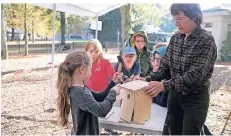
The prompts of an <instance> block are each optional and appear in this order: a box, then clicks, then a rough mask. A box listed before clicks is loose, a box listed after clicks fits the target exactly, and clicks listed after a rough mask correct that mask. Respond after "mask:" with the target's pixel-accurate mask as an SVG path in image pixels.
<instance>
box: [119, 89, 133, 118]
mask: <svg viewBox="0 0 231 136" xmlns="http://www.w3.org/2000/svg"><path fill="white" fill-rule="evenodd" d="M121 90H122V88H121ZM128 96H129V97H128ZM134 100H135V95H134V92H132V91H128V90H123V96H122V104H121V109H120V118H121V119H122V120H125V121H127V122H131V119H132V113H133V110H134Z"/></svg>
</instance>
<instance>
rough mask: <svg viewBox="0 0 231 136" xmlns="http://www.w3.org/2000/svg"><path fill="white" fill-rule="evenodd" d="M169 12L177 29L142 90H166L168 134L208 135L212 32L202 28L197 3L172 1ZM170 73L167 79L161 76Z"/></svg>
mask: <svg viewBox="0 0 231 136" xmlns="http://www.w3.org/2000/svg"><path fill="white" fill-rule="evenodd" d="M170 10H171V14H172V16H173V20H174V23H175V25H176V27H177V28H178V30H179V32H178V33H176V34H174V35H173V36H172V38H171V40H170V43H169V45H168V48H167V52H166V53H165V55H164V56H163V58H162V59H161V62H160V68H159V71H158V72H155V73H152V74H150V75H149V76H148V77H146V80H147V81H151V82H150V84H149V86H147V87H146V88H145V91H146V92H147V93H148V94H149V95H150V96H152V97H154V96H156V95H157V94H158V93H160V92H162V91H163V90H169V96H168V103H167V107H168V116H167V117H168V121H169V133H170V134H171V135H199V134H202V133H203V132H205V133H206V134H211V133H210V132H209V130H208V128H207V127H206V126H205V125H204V122H205V120H206V117H207V112H208V107H209V88H210V81H209V80H210V78H211V77H212V73H213V69H214V63H215V60H216V58H217V47H216V44H215V41H214V38H213V36H212V35H210V34H209V33H208V32H207V31H206V30H204V29H202V28H201V26H200V24H201V22H202V12H201V9H200V6H199V4H172V6H171V8H170ZM169 72H170V74H171V79H170V80H165V81H164V82H158V81H160V80H162V79H164V78H165V77H166V76H167V74H168V73H169Z"/></svg>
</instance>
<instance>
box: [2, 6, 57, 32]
mask: <svg viewBox="0 0 231 136" xmlns="http://www.w3.org/2000/svg"><path fill="white" fill-rule="evenodd" d="M26 6H27V7H26V11H25V4H17V3H11V4H6V5H5V7H6V10H5V14H6V21H7V26H9V27H12V28H17V29H24V14H25V13H26V19H27V22H28V23H27V24H28V30H29V31H32V29H33V25H32V22H34V24H35V25H34V32H35V33H38V34H39V35H42V36H46V35H48V36H52V21H53V11H52V10H50V9H43V8H40V7H37V6H33V5H31V4H26ZM59 26H60V23H59V22H58V21H56V31H57V30H58V29H59Z"/></svg>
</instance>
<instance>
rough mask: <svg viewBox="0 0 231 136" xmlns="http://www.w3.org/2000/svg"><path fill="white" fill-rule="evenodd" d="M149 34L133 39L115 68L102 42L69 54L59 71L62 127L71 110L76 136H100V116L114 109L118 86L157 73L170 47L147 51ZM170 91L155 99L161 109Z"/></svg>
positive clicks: (138, 35)
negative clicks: (106, 54) (105, 52)
mask: <svg viewBox="0 0 231 136" xmlns="http://www.w3.org/2000/svg"><path fill="white" fill-rule="evenodd" d="M146 45H147V35H146V33H145V32H143V31H138V32H137V33H135V34H133V35H132V36H131V38H130V39H129V44H128V46H125V47H124V48H123V49H122V51H121V52H120V56H119V58H121V59H120V61H119V62H118V63H116V64H115V66H114V69H113V67H112V65H111V64H110V62H109V61H108V60H107V59H105V58H104V56H103V49H102V45H101V43H100V42H99V41H98V40H96V39H92V40H89V41H88V42H87V43H86V46H85V52H84V51H73V52H71V53H69V54H68V55H67V57H66V58H65V61H64V62H63V63H61V64H60V66H59V70H58V80H57V90H58V110H59V111H58V113H59V119H60V121H59V122H60V123H61V125H62V126H66V125H67V124H68V115H69V113H70V111H71V113H72V120H73V128H72V132H71V134H72V135H98V134H99V126H98V117H105V116H106V115H107V114H108V112H109V111H110V110H111V108H112V106H113V103H114V102H115V100H116V94H119V90H118V89H117V87H118V86H116V85H117V84H118V83H124V82H128V81H131V80H133V79H134V78H136V77H146V76H148V75H149V74H151V73H152V72H157V71H158V68H159V63H160V60H161V57H163V55H164V53H165V51H166V48H167V47H166V46H163V47H160V48H158V49H157V50H155V51H153V52H151V51H149V50H148V49H147V47H146ZM167 95H168V91H164V92H162V93H160V94H158V95H157V96H156V97H154V98H153V102H155V103H157V104H159V105H160V106H163V107H166V106H167Z"/></svg>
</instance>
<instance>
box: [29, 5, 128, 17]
mask: <svg viewBox="0 0 231 136" xmlns="http://www.w3.org/2000/svg"><path fill="white" fill-rule="evenodd" d="M32 5H35V6H39V7H42V8H48V9H52V10H53V8H54V4H53V3H50V4H49V3H44V4H42V3H32ZM123 5H125V4H115V3H114V4H83V3H79V4H73V3H56V10H57V11H62V12H65V13H68V14H75V15H79V16H82V17H86V16H87V17H96V16H101V15H103V14H106V13H107V12H110V11H112V10H114V9H116V8H119V7H121V6H123Z"/></svg>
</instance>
